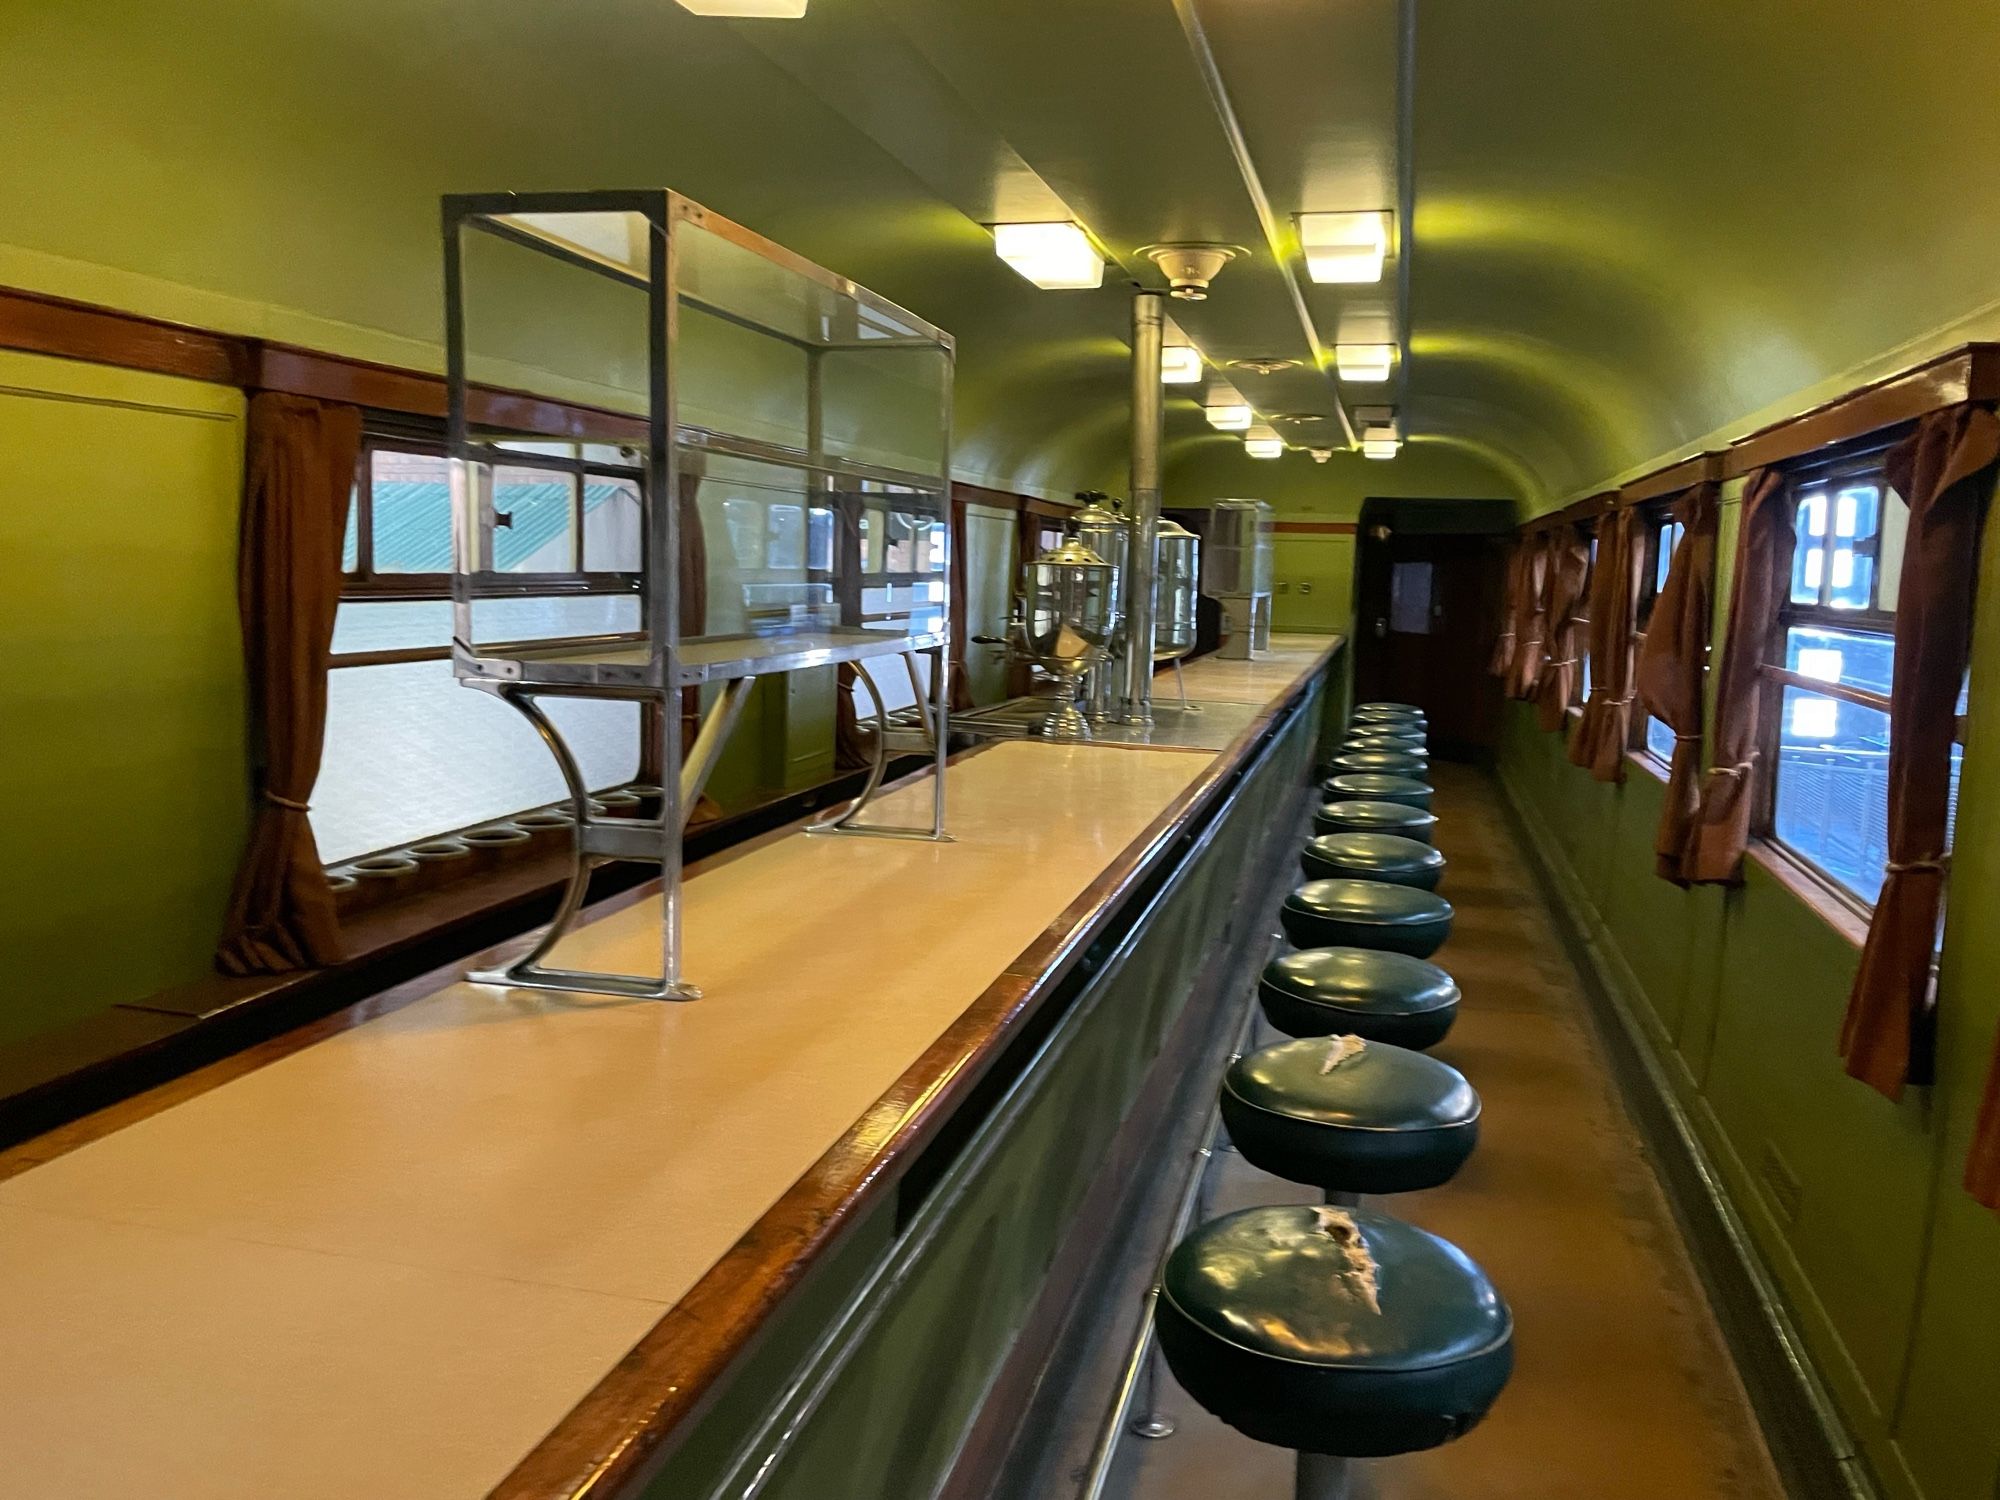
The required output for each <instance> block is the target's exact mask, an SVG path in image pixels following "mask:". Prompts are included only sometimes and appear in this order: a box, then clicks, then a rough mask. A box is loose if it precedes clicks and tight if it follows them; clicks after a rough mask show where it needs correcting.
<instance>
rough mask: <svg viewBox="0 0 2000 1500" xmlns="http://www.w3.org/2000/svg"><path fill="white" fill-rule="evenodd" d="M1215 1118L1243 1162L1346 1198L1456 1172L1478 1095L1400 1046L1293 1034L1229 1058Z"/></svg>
mask: <svg viewBox="0 0 2000 1500" xmlns="http://www.w3.org/2000/svg"><path fill="white" fill-rule="evenodd" d="M1222 1123H1223V1124H1224V1125H1225V1126H1226V1127H1227V1128H1228V1131H1229V1139H1230V1142H1231V1143H1232V1144H1233V1145H1234V1146H1235V1147H1236V1149H1237V1151H1238V1152H1239V1153H1241V1154H1242V1157H1243V1159H1244V1160H1245V1161H1247V1162H1249V1163H1250V1165H1252V1166H1253V1167H1258V1168H1261V1169H1262V1170H1264V1171H1266V1172H1269V1173H1270V1174H1271V1175H1272V1176H1273V1177H1282V1178H1284V1179H1285V1180H1286V1181H1287V1182H1302V1183H1304V1184H1306V1185H1307V1186H1308V1187H1316V1188H1318V1189H1319V1190H1320V1191H1321V1192H1322V1193H1325V1194H1326V1201H1327V1202H1329V1203H1339V1204H1345V1205H1350V1206H1351V1205H1352V1204H1354V1203H1356V1202H1358V1201H1360V1197H1361V1195H1362V1194H1363V1193H1414V1192H1417V1191H1420V1190H1421V1189H1423V1188H1434V1187H1439V1186H1442V1185H1443V1184H1444V1183H1447V1182H1449V1181H1451V1179H1452V1178H1453V1177H1455V1176H1457V1175H1458V1169H1459V1168H1460V1167H1462V1166H1464V1165H1465V1163H1466V1159H1467V1158H1468V1157H1470V1156H1471V1155H1472V1148H1473V1147H1474V1146H1476V1145H1478V1144H1479V1095H1478V1094H1477V1093H1475V1092H1474V1091H1473V1087H1472V1085H1471V1084H1469V1083H1467V1082H1466V1081H1465V1075H1464V1074H1462V1073H1460V1072H1459V1071H1458V1069H1456V1068H1454V1067H1451V1066H1449V1065H1448V1064H1445V1063H1441V1062H1439V1061H1438V1060H1437V1059H1436V1058H1435V1057H1426V1056H1424V1054H1423V1053H1421V1052H1413V1051H1411V1050H1410V1049H1409V1048H1407V1047H1397V1046H1394V1045H1392V1044H1390V1043H1388V1042H1370V1041H1365V1040H1363V1039H1362V1038H1361V1037H1358V1036H1314V1037H1302V1038H1299V1039H1297V1040H1295V1041H1289V1042H1279V1043H1278V1044H1277V1045H1276V1046H1274V1047H1265V1048H1263V1049H1261V1050H1260V1051H1256V1052H1252V1053H1249V1054H1247V1055H1246V1056H1243V1057H1239V1058H1237V1059H1236V1060H1235V1061H1234V1062H1232V1063H1231V1064H1230V1065H1229V1070H1228V1071H1227V1072H1226V1073H1224V1074H1223V1075H1222Z"/></svg>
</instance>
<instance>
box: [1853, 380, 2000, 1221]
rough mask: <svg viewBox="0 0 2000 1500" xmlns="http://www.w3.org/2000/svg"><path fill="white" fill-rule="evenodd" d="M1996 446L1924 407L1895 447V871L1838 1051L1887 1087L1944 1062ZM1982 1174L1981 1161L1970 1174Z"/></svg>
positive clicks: (1977, 429) (1873, 924)
mask: <svg viewBox="0 0 2000 1500" xmlns="http://www.w3.org/2000/svg"><path fill="white" fill-rule="evenodd" d="M1996 459H2000V418H1996V417H1995V416H1994V415H1993V413H1992V412H1991V411H1988V410H1987V409H1986V408H1985V407H1980V406H1957V407H1952V408H1949V409H1947V410H1944V411H1937V412H1932V413H1931V414H1930V415H1929V416H1927V417H1925V418H1924V419H1923V421H1922V422H1920V423H1919V424H1918V425H1917V430H1916V431H1915V432H1914V433H1912V434H1911V435H1910V436H1909V437H1908V438H1906V439H1904V440H1903V441H1902V442H1901V443H1899V444H1897V445H1896V447H1895V449H1894V450H1893V451H1892V452H1891V453H1890V454H1889V460H1888V478H1889V483H1890V484H1891V485H1892V486H1893V487H1894V488H1895V490H1896V493H1897V494H1899V495H1901V496H1903V498H1904V499H1906V500H1907V501H1909V505H1910V521H1909V533H1908V540H1907V542H1906V543H1905V547H1904V551H1903V567H1902V573H1901V575H1900V576H1901V586H1900V588H1899V591H1898V593H1897V597H1896V665H1895V675H1894V678H1893V679H1892V682H1891V685H1890V689H1889V702H1890V719H1889V819H1888V836H1889V837H1888V843H1889V862H1888V875H1887V878H1886V879H1885V880H1884V881H1883V884H1882V894H1881V895H1880V896H1879V897H1877V898H1876V902H1875V914H1874V917H1873V919H1872V920H1871V921H1870V922H1869V924H1868V942H1867V944H1866V946H1864V947H1863V948H1862V950H1861V968H1860V971H1859V972H1858V973H1857V974H1856V975H1855V978H1854V989H1853V991H1852V992H1851V993H1850V994H1849V996H1848V1000H1847V1016H1846V1019H1845V1021H1844V1022H1843V1023H1842V1025H1841V1029H1840V1055H1841V1056H1842V1057H1843V1058H1845V1059H1846V1061H1847V1071H1848V1073H1849V1074H1850V1075H1851V1076H1853V1077H1855V1078H1858V1079H1860V1080H1861V1081H1862V1082H1863V1083H1866V1084H1867V1085H1868V1086H1869V1087H1870V1088H1873V1089H1875V1090H1877V1091H1878V1092H1880V1093H1883V1094H1886V1095H1888V1096H1889V1097H1890V1098H1891V1099H1897V1098H1901V1097H1902V1093H1903V1086H1904V1085H1905V1084H1906V1083H1917V1084H1924V1083H1929V1082H1931V1081H1932V1078H1933V1073H1934V1068H1933V1064H1934V1062H1935V1025H1934V1020H1935V1017H1934V1009H1933V1005H1934V1002H1933V998H1932V992H1931V955H1932V954H1933V952H1934V951H1935V950H1936V947H1937V934H1938V918H1939V916H1940V914H1941V912H1942V909H1943V904H1944V880H1945V863H1946V852H1945V845H1946V842H1947V840H1948V839H1949V837H1950V832H1951V829H1950V797H1951V746H1952V740H1953V738H1954V737H1955V733H1956V729H1957V722H1956V721H1957V714H1958V693H1959V688H1960V686H1961V684H1963V683H1964V681H1965V669H1966V661H1967V657H1968V655H1969V653H1970V651H1971V645H1972V601H1973V594H1974V590H1975V588H1976V586H1977V583H1978V570H1979V529H1980V525H1981V523H1982V522H1983V520H1984V519H1985V514H1986V497H1987V494H1988V492H1989V491H1990V490H1991V488H1992V476H1991V474H1990V473H1989V472H1988V471H1989V470H1990V469H1991V468H1992V466H1993V464H1994V461H1995V460H1996ZM1992 1103H1993V1089H1992V1088H1991V1087H1989V1089H1988V1091H1987V1105H1988V1108H1987V1109H1985V1110H1982V1124H1983V1125H1984V1126H1987V1127H1989V1128H1990V1129H1991V1130H1992V1131H1993V1132H1995V1134H1996V1135H2000V1121H1996V1120H1994V1119H1992V1117H1991V1109H1990V1106H1991V1105H1992ZM1973 1160H1974V1162H1975V1163H1977V1162H1978V1161H1979V1160H1980V1156H1979V1153H1978V1151H1977V1149H1975V1153H1974V1158H1973ZM1974 1175H1982V1174H1969V1179H1968V1180H1971V1177H1972V1176H1974ZM1996 1206H2000V1204H1996Z"/></svg>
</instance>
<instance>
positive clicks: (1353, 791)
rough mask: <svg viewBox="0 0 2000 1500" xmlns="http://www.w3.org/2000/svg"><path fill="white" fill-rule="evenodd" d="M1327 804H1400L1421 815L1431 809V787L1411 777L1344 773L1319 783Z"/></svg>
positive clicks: (1355, 772) (1371, 772) (1366, 772)
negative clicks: (1419, 812)
mask: <svg viewBox="0 0 2000 1500" xmlns="http://www.w3.org/2000/svg"><path fill="white" fill-rule="evenodd" d="M1319 789H1320V790H1321V791H1322V792H1324V793H1325V794H1326V800H1327V801H1329V802H1400V803H1402V804H1403V805H1404V806H1405V807H1414V808H1417V809H1418V810H1419V811H1421V812H1429V811H1430V810H1431V788H1430V783H1429V782H1427V781H1419V780H1417V779H1416V777H1414V776H1385V775H1383V774H1382V773H1381V772H1379V771H1347V772H1343V773H1342V774H1341V775H1339V776H1329V777H1327V779H1326V780H1325V781H1323V782H1321V783H1320V788H1319Z"/></svg>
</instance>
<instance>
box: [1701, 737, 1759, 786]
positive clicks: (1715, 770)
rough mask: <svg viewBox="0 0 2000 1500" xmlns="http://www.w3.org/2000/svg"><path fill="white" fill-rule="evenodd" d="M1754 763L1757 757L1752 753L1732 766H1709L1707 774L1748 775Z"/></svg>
mask: <svg viewBox="0 0 2000 1500" xmlns="http://www.w3.org/2000/svg"><path fill="white" fill-rule="evenodd" d="M1697 738H1698V736H1697ZM1756 764H1757V757H1756V756H1755V755H1752V756H1751V757H1750V758H1749V759H1748V760H1739V761H1738V762H1737V763H1736V764H1735V765H1733V766H1711V767H1710V768H1709V772H1708V774H1709V775H1711V776H1748V775H1749V774H1750V772H1751V769H1752V768H1753V767H1754V766H1755V765H1756Z"/></svg>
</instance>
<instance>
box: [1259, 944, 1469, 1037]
mask: <svg viewBox="0 0 2000 1500" xmlns="http://www.w3.org/2000/svg"><path fill="white" fill-rule="evenodd" d="M1257 1000H1258V1003H1259V1004H1261V1005H1262V1006H1263V1008H1264V1019H1265V1020H1267V1021H1269V1022H1270V1023H1271V1024H1272V1025H1273V1026H1275V1027H1277V1028H1278V1030H1280V1031H1282V1032H1283V1033H1284V1034H1285V1035H1286V1036H1292V1037H1306V1036H1358V1037H1361V1038H1363V1039H1365V1040H1367V1041H1371V1042H1388V1043H1389V1044H1391V1045H1392V1046H1396V1047H1409V1048H1412V1049H1413V1050H1415V1051H1418V1052H1422V1051H1425V1050H1427V1049H1428V1048H1431V1047H1435V1046H1436V1045H1437V1044H1438V1043H1439V1042H1441V1041H1443V1040H1444V1039H1445V1035H1446V1034H1447V1033H1448V1032H1449V1031H1450V1030H1451V1024H1452V1022H1454V1021H1456V1020H1457V1019H1458V1001H1459V992H1458V984H1457V982H1456V981H1455V980H1453V978H1452V977H1451V975H1449V974H1447V973H1446V972H1445V971H1444V970H1443V969H1440V968H1439V967H1438V966H1437V965H1436V964H1433V963H1426V962H1425V961H1424V960H1423V959H1421V958H1412V957H1410V955H1409V954H1407V953H1389V952H1385V951H1384V950H1382V949H1380V948H1305V949H1301V950H1300V951H1298V952H1296V953H1285V954H1280V955H1279V956H1278V957H1277V958H1275V959H1273V960H1271V962H1270V963H1268V964H1266V965H1265V966H1264V972H1263V974H1262V975H1261V976H1259V978H1258V980H1257Z"/></svg>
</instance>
